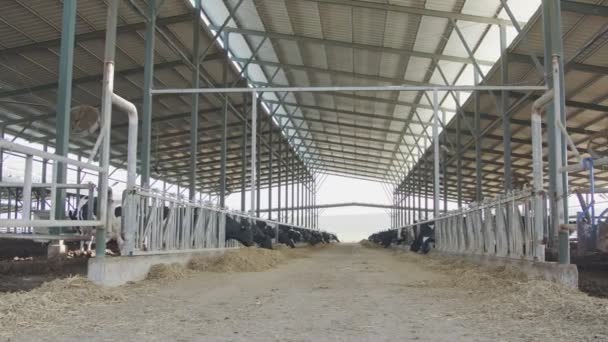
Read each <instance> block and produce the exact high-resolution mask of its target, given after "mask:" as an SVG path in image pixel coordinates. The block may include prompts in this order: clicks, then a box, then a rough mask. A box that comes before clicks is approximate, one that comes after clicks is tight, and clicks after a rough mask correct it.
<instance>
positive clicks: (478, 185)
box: [473, 68, 483, 203]
mask: <svg viewBox="0 0 608 342" xmlns="http://www.w3.org/2000/svg"><path fill="white" fill-rule="evenodd" d="M473 75H474V82H475V85H478V84H479V73H478V71H477V69H475V68H473ZM473 97H474V98H473V101H474V110H475V123H474V127H475V201H477V202H478V203H479V202H481V200H482V199H483V195H482V187H481V172H482V167H483V165H482V163H481V114H480V113H479V107H480V101H479V100H480V99H479V91H474V92H473Z"/></svg>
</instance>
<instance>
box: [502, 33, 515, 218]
mask: <svg viewBox="0 0 608 342" xmlns="http://www.w3.org/2000/svg"><path fill="white" fill-rule="evenodd" d="M499 27H500V56H501V57H500V61H501V62H500V78H501V83H502V84H503V85H507V84H509V58H508V57H509V55H508V48H507V28H506V27H505V25H500V26H499ZM500 115H501V116H502V129H503V133H502V143H503V156H504V157H503V159H504V188H505V192H510V191H511V190H513V178H512V169H511V164H512V162H511V117H510V114H509V92H508V91H506V90H503V91H502V92H501V98H500ZM509 222H510V221H509V219H508V218H507V226H509V225H510V223H509Z"/></svg>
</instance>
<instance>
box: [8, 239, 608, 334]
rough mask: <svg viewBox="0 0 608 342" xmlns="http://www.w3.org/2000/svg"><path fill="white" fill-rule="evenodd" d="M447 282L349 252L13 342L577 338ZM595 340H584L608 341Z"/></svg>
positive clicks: (77, 318)
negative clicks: (481, 308)
mask: <svg viewBox="0 0 608 342" xmlns="http://www.w3.org/2000/svg"><path fill="white" fill-rule="evenodd" d="M446 277H447V276H445V275H443V274H441V273H440V272H438V271H436V270H429V269H427V268H423V267H421V266H419V264H416V263H414V262H412V261H408V260H404V259H403V258H399V257H396V256H395V255H393V253H392V252H390V251H387V250H383V249H370V248H363V247H361V246H359V245H350V244H342V245H338V246H335V247H331V248H325V249H321V250H318V251H315V252H313V253H312V254H310V257H307V258H302V259H296V260H292V261H290V262H289V263H287V264H283V265H281V266H279V267H278V268H276V269H273V270H269V271H264V272H257V273H231V274H220V273H198V274H195V275H194V276H192V277H189V278H187V279H182V280H178V281H172V282H169V283H166V284H164V285H163V286H161V285H158V284H157V285H145V286H144V285H141V286H137V285H135V286H130V287H127V288H124V289H122V291H125V292H126V293H127V294H128V299H127V301H126V302H124V303H118V304H109V305H94V306H91V307H88V308H86V310H84V311H86V315H85V314H84V311H83V310H81V309H75V310H74V313H57V314H58V318H57V322H56V325H55V326H56V327H55V328H54V329H53V330H52V331H36V330H33V331H32V330H30V329H28V330H25V331H22V332H21V333H20V334H19V336H16V337H15V338H14V339H13V340H15V341H17V340H18V341H40V340H47V341H83V340H87V341H130V340H142V341H409V340H411V341H414V340H418V341H535V340H546V341H549V340H550V341H559V340H564V341H568V340H572V339H571V338H572V335H571V334H570V333H569V331H568V330H569V329H568V327H567V326H564V329H563V330H560V329H555V328H554V326H553V325H552V326H551V327H549V326H546V325H544V322H542V321H536V320H535V319H533V318H532V319H529V318H524V319H522V318H517V317H513V316H512V315H508V316H503V317H494V316H492V315H488V316H486V315H483V314H478V313H473V314H471V315H469V314H467V313H468V312H469V311H470V312H476V311H478V310H477V309H478V308H477V307H476V303H475V302H476V295H475V293H473V292H472V291H470V290H467V289H464V288H458V287H446V286H430V287H429V286H428V285H429V284H433V283H437V284H443V283H445V281H448V280H449V279H446ZM469 309H470V310H469ZM556 314H558V313H556ZM566 322H567V321H566ZM571 323H573V324H580V323H581V322H574V321H573V322H571ZM588 333H589V336H578V337H579V338H577V339H576V340H579V341H580V340H596V341H602V340H605V339H604V338H605V336H603V335H598V334H597V333H594V332H593V331H589V332H588Z"/></svg>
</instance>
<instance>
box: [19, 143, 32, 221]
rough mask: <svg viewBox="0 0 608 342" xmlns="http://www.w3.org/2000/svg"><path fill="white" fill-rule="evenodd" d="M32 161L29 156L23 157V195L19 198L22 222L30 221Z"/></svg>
mask: <svg viewBox="0 0 608 342" xmlns="http://www.w3.org/2000/svg"><path fill="white" fill-rule="evenodd" d="M32 160H33V157H32V156H31V155H27V156H26V157H25V175H24V179H25V182H24V183H23V194H22V196H21V201H22V203H23V204H22V206H21V207H22V209H23V211H22V215H21V218H22V219H23V220H28V221H29V220H30V219H31V218H32V215H31V212H32Z"/></svg>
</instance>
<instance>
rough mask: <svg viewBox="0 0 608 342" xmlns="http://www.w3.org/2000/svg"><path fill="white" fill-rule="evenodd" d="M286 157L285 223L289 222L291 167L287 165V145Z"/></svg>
mask: <svg viewBox="0 0 608 342" xmlns="http://www.w3.org/2000/svg"><path fill="white" fill-rule="evenodd" d="M286 152H287V153H286V157H287V158H286V159H285V218H284V220H285V223H289V204H290V202H289V175H290V172H291V167H290V166H289V145H287V151H286Z"/></svg>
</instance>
